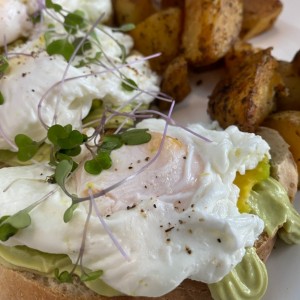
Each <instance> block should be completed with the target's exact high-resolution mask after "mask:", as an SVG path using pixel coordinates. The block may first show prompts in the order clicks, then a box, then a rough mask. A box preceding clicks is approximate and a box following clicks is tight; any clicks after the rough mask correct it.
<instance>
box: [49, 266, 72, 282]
mask: <svg viewBox="0 0 300 300" xmlns="http://www.w3.org/2000/svg"><path fill="white" fill-rule="evenodd" d="M54 276H55V278H56V279H57V280H58V281H59V282H60V283H72V282H73V277H72V273H70V272H68V271H62V272H61V273H59V269H58V268H55V270H54Z"/></svg>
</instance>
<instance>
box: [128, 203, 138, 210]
mask: <svg viewBox="0 0 300 300" xmlns="http://www.w3.org/2000/svg"><path fill="white" fill-rule="evenodd" d="M135 207H136V204H133V205H132V206H127V210H129V209H133V208H135Z"/></svg>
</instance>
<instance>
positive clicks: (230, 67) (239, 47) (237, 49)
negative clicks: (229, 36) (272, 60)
mask: <svg viewBox="0 0 300 300" xmlns="http://www.w3.org/2000/svg"><path fill="white" fill-rule="evenodd" d="M261 50H262V49H259V48H255V47H254V46H253V45H252V44H250V43H246V42H244V41H237V42H236V43H235V44H234V45H233V46H232V48H231V49H230V50H229V51H228V52H227V53H226V55H225V56H224V63H225V67H226V68H227V71H228V72H230V73H234V72H237V71H238V69H239V68H240V66H241V64H243V63H244V62H245V60H246V59H247V58H248V57H252V55H253V54H255V53H257V52H259V51H261Z"/></svg>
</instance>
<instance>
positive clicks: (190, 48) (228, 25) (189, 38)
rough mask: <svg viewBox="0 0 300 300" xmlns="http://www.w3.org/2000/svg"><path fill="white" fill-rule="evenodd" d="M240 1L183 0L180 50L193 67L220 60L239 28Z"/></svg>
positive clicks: (237, 34)
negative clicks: (182, 27)
mask: <svg viewBox="0 0 300 300" xmlns="http://www.w3.org/2000/svg"><path fill="white" fill-rule="evenodd" d="M242 11H243V3H242V0H215V1H211V0H197V1H195V0H186V1H185V11H184V12H185V16H184V29H183V38H182V49H183V53H184V55H185V57H186V59H187V61H188V62H189V63H190V64H191V65H194V66H207V65H210V64H212V63H214V62H216V61H218V60H219V59H220V58H222V57H223V56H224V55H225V54H226V53H227V51H228V50H229V49H230V47H231V46H232V45H233V43H234V42H235V41H236V39H237V38H238V36H239V32H240V29H241V25H242V18H243V16H242Z"/></svg>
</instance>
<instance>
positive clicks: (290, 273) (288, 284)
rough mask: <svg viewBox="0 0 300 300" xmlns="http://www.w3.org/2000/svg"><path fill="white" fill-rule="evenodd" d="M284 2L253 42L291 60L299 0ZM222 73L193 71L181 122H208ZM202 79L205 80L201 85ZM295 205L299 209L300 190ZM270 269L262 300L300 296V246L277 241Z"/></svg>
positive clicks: (179, 111) (297, 42)
mask: <svg viewBox="0 0 300 300" xmlns="http://www.w3.org/2000/svg"><path fill="white" fill-rule="evenodd" d="M262 1H263V0H262ZM282 2H283V4H284V9H283V12H282V14H281V15H280V17H279V19H278V20H277V22H276V24H275V26H274V27H273V28H272V29H271V30H270V31H268V32H266V33H264V34H262V35H261V36H259V37H257V38H255V39H253V40H252V41H251V42H252V43H253V44H254V45H256V46H259V47H263V48H267V47H273V51H272V53H273V55H274V56H275V57H276V58H278V59H281V60H288V61H290V60H291V59H292V58H293V56H294V54H295V53H296V52H297V51H298V50H299V49H300V17H299V12H300V1H299V0H282ZM219 76H220V74H219V72H218V71H214V72H209V73H205V74H193V75H192V76H191V79H192V81H193V83H194V89H193V92H192V93H191V94H190V95H189V96H188V98H187V99H186V100H185V101H184V102H182V103H181V104H179V105H178V106H177V107H176V108H175V111H174V113H173V117H174V119H175V120H176V121H178V122H180V123H182V124H188V123H193V122H199V121H203V122H208V121H209V118H208V116H207V114H206V106H207V97H208V95H209V94H210V93H211V91H212V89H213V87H214V84H215V82H216V80H217V79H218V78H219ZM199 80H200V81H202V83H201V84H200V85H199ZM197 83H198V84H197ZM299 100H300V99H299ZM299 146H300V145H299ZM297 200H298V201H297ZM295 206H296V208H297V210H298V211H299V212H300V193H299V192H298V196H297V199H296V201H295ZM267 268H268V273H269V286H268V290H267V293H266V295H265V296H264V298H263V300H283V299H284V300H298V299H300V245H298V246H297V245H296V246H288V245H285V244H284V243H281V242H277V244H276V246H275V248H274V250H273V252H272V255H271V257H270V258H269V260H268V262H267Z"/></svg>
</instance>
